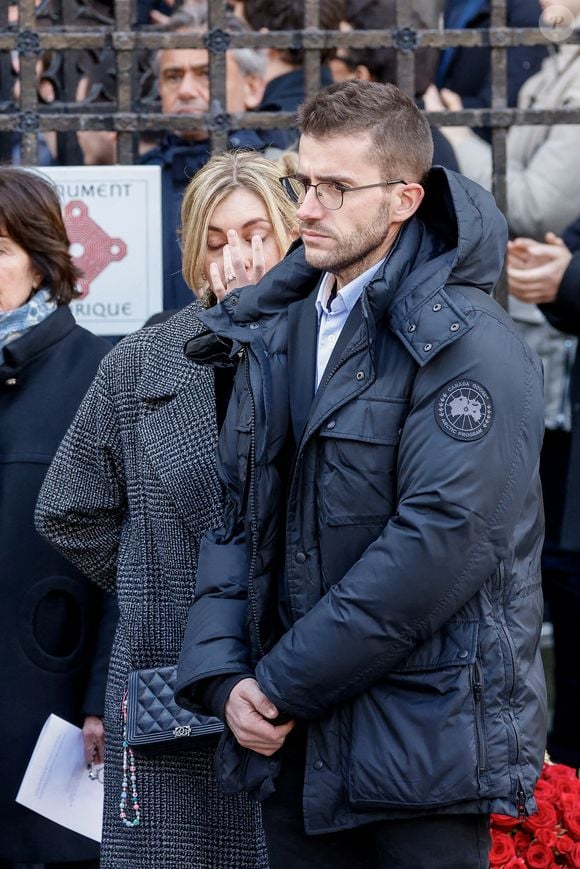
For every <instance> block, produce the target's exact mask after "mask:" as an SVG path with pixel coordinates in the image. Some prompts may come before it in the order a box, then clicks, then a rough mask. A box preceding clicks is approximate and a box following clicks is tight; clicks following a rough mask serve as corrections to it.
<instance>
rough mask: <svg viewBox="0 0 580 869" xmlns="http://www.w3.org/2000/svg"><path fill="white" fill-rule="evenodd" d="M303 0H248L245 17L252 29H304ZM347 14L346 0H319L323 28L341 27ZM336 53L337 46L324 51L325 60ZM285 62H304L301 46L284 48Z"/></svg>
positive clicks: (336, 28) (296, 64)
mask: <svg viewBox="0 0 580 869" xmlns="http://www.w3.org/2000/svg"><path fill="white" fill-rule="evenodd" d="M304 6H305V3H304V0H245V2H244V17H245V19H246V21H247V22H248V24H249V25H250V27H251V28H252V30H261V29H262V28H263V27H267V28H268V30H304ZM345 15H346V5H345V0H320V3H319V27H320V30H338V29H339V26H340V22H341V21H344V19H345ZM330 56H334V50H333V51H331V52H323V53H322V54H321V58H322V60H323V61H324V60H326V59H327V58H328V57H330ZM281 57H282V60H283V61H284V62H285V63H289V64H291V65H292V66H301V65H302V64H303V62H304V52H303V51H302V49H299V48H287V49H281Z"/></svg>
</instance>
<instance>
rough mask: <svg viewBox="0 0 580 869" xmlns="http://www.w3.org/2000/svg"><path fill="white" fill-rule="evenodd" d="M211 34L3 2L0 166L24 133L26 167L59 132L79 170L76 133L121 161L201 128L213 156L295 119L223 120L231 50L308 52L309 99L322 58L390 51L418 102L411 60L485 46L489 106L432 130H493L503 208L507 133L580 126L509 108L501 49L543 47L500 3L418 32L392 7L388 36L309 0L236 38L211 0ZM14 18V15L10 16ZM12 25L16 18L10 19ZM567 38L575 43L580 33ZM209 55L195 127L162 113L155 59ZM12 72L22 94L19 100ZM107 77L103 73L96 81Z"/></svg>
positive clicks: (223, 3) (63, 1)
mask: <svg viewBox="0 0 580 869" xmlns="http://www.w3.org/2000/svg"><path fill="white" fill-rule="evenodd" d="M208 5H209V28H208V31H207V33H203V34H201V33H181V32H173V33H167V32H159V31H158V30H155V28H152V27H148V26H145V27H138V26H136V25H135V23H134V22H135V21H136V18H137V15H136V11H137V10H136V0H116V2H112V0H111V2H106V0H41V2H40V3H39V0H36V2H35V0H21V2H19V3H17V4H14V3H9V2H7V0H2V2H1V3H0V49H2V51H1V52H0V102H1V112H0V158H1V159H4V160H6V159H9V156H10V150H9V143H10V142H11V141H12V140H13V137H14V134H15V133H16V134H19V135H20V147H21V160H22V162H23V163H24V164H32V165H34V164H36V163H37V160H38V134H39V133H46V132H55V133H56V134H57V142H58V161H59V162H62V163H71V162H74V155H75V136H74V133H75V131H76V130H91V129H94V130H103V129H107V130H116V131H117V133H118V159H119V162H120V163H124V164H130V163H134V162H136V159H137V153H138V152H137V148H138V140H139V136H142V135H145V134H148V133H154V132H159V131H163V130H168V129H171V130H174V131H179V130H185V129H193V128H203V129H208V130H209V133H210V136H211V139H212V148H213V149H214V150H218V151H219V150H222V149H223V148H224V147H225V145H226V141H227V135H228V131H229V130H233V129H236V130H240V129H269V128H274V127H276V128H285V127H290V126H293V123H294V118H293V115H291V114H288V113H286V114H280V113H264V112H261V113H256V112H252V113H251V114H249V113H244V114H235V115H234V114H228V113H227V111H226V108H225V105H226V102H225V93H226V87H225V69H226V67H225V53H226V51H227V50H228V49H229V48H266V47H274V48H280V49H282V48H293V49H304V50H305V61H304V66H305V77H306V87H307V93H308V94H311V93H314V92H315V91H316V90H317V89H318V87H319V81H320V56H321V51H323V50H325V49H329V48H334V47H344V46H346V47H352V48H382V47H394V48H395V49H396V50H397V58H398V59H397V73H398V76H397V78H398V81H397V84H399V86H400V87H401V88H403V90H405V91H406V92H407V93H410V94H413V93H414V54H415V50H416V49H417V48H418V47H432V48H437V49H443V48H448V47H478V46H479V47H487V48H489V50H490V53H491V71H492V78H491V85H492V90H491V105H490V107H489V108H486V109H471V110H463V111H461V112H454V113H447V112H432V113H430V114H429V120H430V121H431V123H432V124H434V125H441V124H445V125H456V124H467V125H468V126H471V127H490V128H491V129H492V149H493V166H494V171H493V192H494V194H495V197H496V200H497V202H498V205H499V207H500V208H501V209H502V210H503V211H504V212H505V211H506V136H507V131H508V129H509V127H510V125H512V124H554V123H558V124H569V123H580V108H561V109H552V110H546V109H534V108H529V109H525V110H521V109H515V108H508V107H507V98H506V95H507V50H508V48H509V47H511V46H519V45H526V46H533V45H543V44H546V42H547V39H546V36H545V35H544V33H543V32H541V31H540V29H538V28H525V29H524V28H517V29H514V28H508V27H507V26H506V0H492V7H491V26H490V27H489V29H485V30H442V29H437V28H436V29H421V30H418V29H416V28H414V27H413V26H411V24H410V21H411V18H410V14H411V13H410V9H411V5H410V3H409V2H407V0H397V23H396V26H394V27H392V28H389V29H385V30H366V31H352V32H349V33H344V32H341V31H323V30H320V29H319V27H318V23H319V8H318V0H305V16H304V29H303V30H301V31H285V32H269V33H256V32H248V33H246V32H242V33H239V32H236V33H230V32H228V30H227V27H226V23H225V22H226V7H227V0H210V2H209V4H208ZM16 9H17V10H18V15H17V16H16ZM16 18H17V20H16ZM566 41H567V42H568V43H578V42H580V33H578V32H574V33H572V34H571V35H570V36H569V37H568V38H567V39H566ZM166 47H172V48H207V49H208V53H209V68H210V93H211V99H210V106H211V109H210V111H209V113H208V114H207V115H203V116H200V117H199V118H192V117H184V116H178V115H163V114H161V112H160V107H159V102H158V99H157V94H156V88H155V82H154V76H153V75H152V71H151V63H150V59H151V57H152V56H153V55H154V54H155V52H156V51H158V50H159V49H161V48H166ZM39 65H42V76H43V77H44V79H45V80H46V81H49V82H50V85H51V96H52V99H51V101H50V102H43V101H42V95H39V89H38V75H39ZM99 65H101V67H103V65H104V66H105V67H106V69H104V70H103V69H102V68H101V69H100V73H101V75H100V79H101V82H102V84H101V86H100V87H99V88H98V89H97V91H96V92H94V93H90V94H89V95H88V96H87V97H86V98H85V99H84V100H83V101H82V102H78V101H77V100H76V98H75V97H76V90H77V84H78V81H79V79H80V78H81V76H82V75H83V74H84V73H86V72H87V71H89V72H90V71H91V70H93V71H94V69H95V68H98V67H99ZM15 68H16V69H17V70H18V79H19V94H18V95H17V96H15V94H14V84H15ZM102 73H104V75H103V74H102Z"/></svg>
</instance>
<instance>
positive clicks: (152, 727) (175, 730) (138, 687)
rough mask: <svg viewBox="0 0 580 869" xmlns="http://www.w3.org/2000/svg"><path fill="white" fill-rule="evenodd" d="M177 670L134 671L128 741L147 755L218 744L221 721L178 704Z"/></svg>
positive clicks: (175, 668)
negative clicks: (176, 696)
mask: <svg viewBox="0 0 580 869" xmlns="http://www.w3.org/2000/svg"><path fill="white" fill-rule="evenodd" d="M176 680H177V667H151V668H149V669H146V670H133V672H132V673H129V681H128V684H127V709H126V714H127V718H126V740H127V743H128V745H129V747H130V748H132V749H134V750H135V751H139V752H142V753H146V754H159V753H161V752H174V751H183V750H185V749H188V748H201V747H203V746H205V745H211V744H212V743H215V742H216V741H217V739H216V737H217V736H218V735H219V734H220V733H221V732H222V730H223V729H224V726H223V724H222V722H221V721H220V720H219V719H218V718H212V717H210V716H208V715H202V714H200V713H196V712H189V711H188V710H187V709H183V707H181V706H178V705H177V703H176V702H175V697H174V691H175V683H176Z"/></svg>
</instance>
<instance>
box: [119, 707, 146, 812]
mask: <svg viewBox="0 0 580 869" xmlns="http://www.w3.org/2000/svg"><path fill="white" fill-rule="evenodd" d="M129 782H131V794H129ZM129 796H130V797H131V806H130V808H128V805H129V802H128V800H129ZM131 812H132V813H133V818H132V819H131V818H130V817H128V815H129V814H130V813H131ZM119 817H120V819H121V821H122V823H123V824H124V825H125V826H126V827H138V826H139V824H140V823H141V806H140V805H139V797H138V795H137V765H136V762H135V752H134V751H133V749H132V748H131V746H130V745H129V743H128V742H127V692H126V691H125V693H124V695H123V781H122V783H121V800H120V802H119Z"/></svg>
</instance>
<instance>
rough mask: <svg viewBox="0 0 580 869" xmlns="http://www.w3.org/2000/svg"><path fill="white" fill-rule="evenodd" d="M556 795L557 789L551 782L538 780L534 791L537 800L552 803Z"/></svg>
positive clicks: (542, 779)
mask: <svg viewBox="0 0 580 869" xmlns="http://www.w3.org/2000/svg"><path fill="white" fill-rule="evenodd" d="M556 795H557V788H556V786H555V785H554V784H553V783H552V782H549V781H547V779H544V778H540V779H538V782H537V784H536V789H535V791H534V796H535V797H536V799H537V800H548V802H550V803H553V802H554V800H555V799H556Z"/></svg>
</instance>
